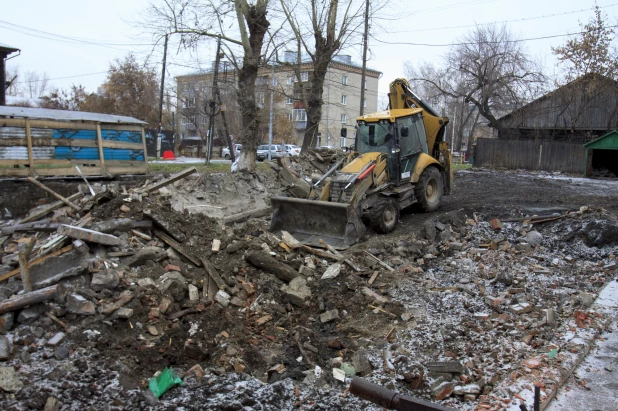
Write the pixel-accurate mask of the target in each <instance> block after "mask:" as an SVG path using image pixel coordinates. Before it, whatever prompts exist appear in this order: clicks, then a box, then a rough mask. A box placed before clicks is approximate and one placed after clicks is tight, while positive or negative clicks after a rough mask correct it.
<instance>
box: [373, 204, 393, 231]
mask: <svg viewBox="0 0 618 411" xmlns="http://www.w3.org/2000/svg"><path fill="white" fill-rule="evenodd" d="M398 221H399V205H398V204H397V202H396V201H395V200H394V199H392V198H390V197H384V198H380V199H379V200H378V201H377V202H376V204H375V205H374V206H373V212H372V213H371V217H370V224H371V228H373V230H374V231H375V232H376V233H380V234H387V233H390V232H392V231H393V230H394V229H395V227H396V226H397V222H398Z"/></svg>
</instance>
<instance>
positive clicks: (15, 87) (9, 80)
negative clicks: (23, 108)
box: [6, 67, 23, 96]
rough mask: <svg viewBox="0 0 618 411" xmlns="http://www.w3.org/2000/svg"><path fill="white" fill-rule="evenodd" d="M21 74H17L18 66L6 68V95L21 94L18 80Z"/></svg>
mask: <svg viewBox="0 0 618 411" xmlns="http://www.w3.org/2000/svg"><path fill="white" fill-rule="evenodd" d="M20 78H21V75H20V74H19V67H15V68H13V69H11V68H8V67H7V69H6V85H7V89H6V95H7V96H23V93H22V90H21V87H20V84H19V80H20Z"/></svg>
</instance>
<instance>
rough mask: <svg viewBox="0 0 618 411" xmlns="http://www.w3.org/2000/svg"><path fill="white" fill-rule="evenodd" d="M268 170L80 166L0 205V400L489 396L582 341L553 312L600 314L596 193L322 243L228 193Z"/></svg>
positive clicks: (190, 403) (36, 404) (263, 186)
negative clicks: (154, 173) (83, 182)
mask: <svg viewBox="0 0 618 411" xmlns="http://www.w3.org/2000/svg"><path fill="white" fill-rule="evenodd" d="M310 156H313V154H310ZM320 156H322V154H320ZM317 158H318V157H315V158H314V159H312V160H310V161H309V164H310V165H311V161H314V162H315V159H317ZM322 160H323V161H324V162H323V163H322V162H319V163H316V164H319V165H322V166H323V167H325V168H328V167H329V166H330V164H331V162H333V161H336V159H333V158H329V159H327V158H326V156H322ZM306 161H307V160H306V159H303V158H301V159H300V161H299V162H293V163H292V164H296V166H294V165H293V167H300V168H299V169H298V170H297V172H298V176H296V178H301V177H300V176H302V175H303V173H306V172H309V171H310V170H309V168H308V167H307V169H304V168H303V167H305V165H306ZM318 161H319V160H318ZM314 167H315V168H317V167H316V166H314ZM269 173H270V174H271V176H269V177H265V176H264V175H258V176H242V175H237V176H236V177H230V176H216V175H210V176H206V175H196V174H194V173H193V172H190V170H187V171H186V172H181V173H178V174H177V175H174V176H168V177H167V178H164V177H160V178H159V179H155V180H153V181H147V182H145V183H144V184H142V185H141V186H139V187H134V188H131V189H126V188H123V187H118V186H117V185H115V184H113V183H112V184H107V185H106V186H102V185H98V186H97V185H95V186H94V187H93V190H94V191H95V193H94V195H93V194H92V193H91V192H90V189H89V188H88V187H86V186H84V187H82V190H81V192H83V193H84V194H81V195H79V196H77V197H74V198H72V199H70V200H68V201H69V202H71V203H73V204H74V205H76V206H77V207H78V209H79V211H78V210H76V209H75V208H74V207H71V206H69V205H65V203H63V202H59V203H60V204H55V205H51V206H50V205H47V206H42V207H43V208H45V210H49V209H50V207H52V206H53V207H54V208H55V209H54V210H52V211H51V212H47V213H43V211H45V210H43V211H40V210H33V211H32V212H31V215H33V216H35V217H36V218H30V219H29V218H28V217H26V218H23V219H21V221H17V220H13V219H9V218H6V217H5V219H4V221H2V224H1V225H0V228H1V229H2V237H0V242H1V243H2V247H3V254H2V256H3V258H2V267H0V279H1V281H2V282H1V283H0V333H1V334H2V335H0V389H1V390H2V392H1V393H0V404H1V405H2V409H23V408H26V407H30V408H34V409H47V410H53V409H59V408H60V407H64V405H69V404H70V405H71V406H72V407H74V408H76V407H77V406H79V405H81V406H88V407H93V408H102V407H107V408H108V409H136V408H144V407H149V406H150V407H154V408H155V409H171V408H175V407H183V408H186V409H213V410H214V409H221V410H224V409H225V410H228V409H243V407H245V408H247V409H264V410H270V409H275V408H278V409H292V408H299V409H323V410H332V409H361V408H362V409H380V408H379V407H377V406H375V407H373V406H371V405H369V406H368V403H366V402H363V401H361V400H359V399H358V398H356V397H354V396H350V395H348V394H347V393H346V388H347V387H348V385H349V381H350V378H352V377H355V376H361V377H363V378H367V379H368V380H370V381H372V382H375V383H377V384H380V385H383V386H385V387H387V388H389V389H392V390H395V391H398V392H402V393H406V394H409V395H413V396H416V397H420V398H423V399H427V400H431V401H441V402H442V403H443V404H444V405H449V406H452V407H454V408H456V409H479V410H485V409H501V408H508V407H509V406H517V404H519V403H520V402H521V401H523V400H522V399H520V398H519V397H518V395H520V394H519V393H520V390H521V389H522V387H521V386H522V385H526V384H528V381H529V380H531V381H533V383H541V384H543V387H544V388H543V394H544V395H545V396H547V395H548V393H549V392H550V391H551V390H552V389H553V388H554V387H555V386H556V385H557V384H558V381H557V380H556V379H555V378H553V377H552V378H550V377H548V375H554V374H552V373H549V372H545V371H544V372H543V373H541V370H547V369H548V368H549V367H552V366H556V367H559V366H561V365H562V366H565V364H567V362H568V363H569V364H570V363H571V360H570V359H569V360H567V355H569V354H573V353H574V352H577V351H578V350H579V351H581V350H583V348H582V347H580V346H578V345H577V344H576V341H573V339H572V338H570V337H569V335H570V334H569V333H571V332H572V331H570V328H573V327H575V328H581V329H582V330H586V331H589V330H593V329H596V328H599V327H602V323H603V321H602V318H600V317H598V316H596V315H595V314H594V312H592V311H590V306H591V304H592V303H593V301H594V299H595V296H596V294H597V293H598V292H599V290H600V289H601V288H602V287H603V286H604V285H605V284H606V283H607V282H608V281H611V280H613V279H615V278H616V273H617V271H616V254H617V251H618V235H617V233H618V224H617V223H616V221H615V219H614V218H613V217H612V216H611V215H608V214H607V213H604V212H603V210H599V209H588V208H587V207H582V208H581V209H580V210H578V211H576V212H570V213H565V214H559V215H551V216H541V217H535V216H532V217H530V216H526V217H523V218H521V219H517V218H515V219H511V220H517V221H507V220H503V221H499V220H498V219H495V218H494V216H492V215H478V214H473V213H472V214H471V215H467V214H466V213H464V212H463V211H460V210H455V211H449V212H442V213H436V214H431V215H427V217H426V219H425V222H424V224H422V225H420V226H419V229H418V230H415V231H413V232H410V231H406V230H398V231H396V232H395V233H393V234H392V235H388V236H374V235H371V233H370V234H369V236H368V238H367V239H366V241H364V242H361V243H359V244H356V245H354V246H353V247H351V248H350V249H349V250H346V251H345V252H341V253H340V252H338V251H335V250H321V249H316V248H312V247H308V246H304V245H302V244H300V243H298V242H297V241H296V240H295V239H294V238H293V237H292V236H290V235H289V234H288V233H285V232H283V233H282V234H281V236H280V237H276V236H275V235H273V234H272V233H270V232H268V226H267V219H268V217H266V218H262V217H260V215H259V213H258V214H256V213H255V210H250V212H247V211H246V210H247V206H246V204H245V206H244V207H243V208H242V209H241V208H240V206H239V205H238V203H241V202H243V201H244V202H247V203H248V202H253V204H255V205H256V207H255V208H256V209H260V208H261V207H262V206H266V205H267V201H265V200H264V199H266V198H267V196H268V195H271V194H273V193H274V192H278V191H279V190H283V191H285V190H288V189H289V182H288V181H287V180H286V178H284V177H283V176H281V173H279V174H278V178H273V177H272V175H274V173H272V172H270V171H269ZM304 175H305V176H306V175H307V174H304ZM226 187H227V188H226ZM231 187H233V189H232V188H231ZM222 191H225V192H227V193H229V194H228V197H225V196H222V195H220V193H221V192H222ZM256 200H259V201H263V203H261V202H256ZM232 203H234V207H239V208H234V209H232V210H231V212H230V210H227V211H228V212H227V213H224V214H216V213H219V211H217V212H216V213H212V212H211V211H206V210H207V209H209V208H212V207H200V208H201V209H203V210H200V212H194V211H195V210H193V209H190V208H189V207H188V206H187V204H190V205H203V206H216V207H224V208H229V207H231V205H230V204H232ZM181 205H182V206H181ZM195 208H198V207H195ZM217 210H219V209H217ZM203 211H205V213H204V212H203ZM51 213H53V215H52V214H51ZM41 214H42V215H41ZM206 214H208V215H206ZM262 215H263V214H262ZM256 217H257V218H256ZM32 239H34V240H32ZM565 327H566V328H565ZM595 327H596V328H595ZM167 367H170V368H172V369H173V370H174V372H176V373H178V375H179V377H180V378H181V379H182V385H177V386H175V387H173V388H170V390H169V391H168V392H167V393H165V394H163V395H162V396H161V398H159V399H157V397H156V396H155V395H154V394H153V392H152V391H151V390H149V388H148V386H149V379H151V378H153V377H155V376H157V375H159V373H160V372H161V371H163V370H164V369H166V368H167ZM522 381H526V383H525V384H523V383H521V382H522ZM520 383H521V384H520ZM518 384H519V385H518ZM529 405H530V404H529V403H528V406H529Z"/></svg>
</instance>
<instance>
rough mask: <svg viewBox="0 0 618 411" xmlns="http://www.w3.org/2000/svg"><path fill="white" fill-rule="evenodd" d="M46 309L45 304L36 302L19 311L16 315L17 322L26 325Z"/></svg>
mask: <svg viewBox="0 0 618 411" xmlns="http://www.w3.org/2000/svg"><path fill="white" fill-rule="evenodd" d="M45 310H47V306H46V305H45V304H36V305H32V306H30V307H26V308H24V309H23V310H21V311H20V312H19V315H18V316H17V322H18V323H20V324H24V325H28V324H32V323H33V322H34V321H36V319H37V318H39V317H40V316H41V314H43V313H44V312H45Z"/></svg>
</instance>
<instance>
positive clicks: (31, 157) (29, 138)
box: [26, 119, 34, 174]
mask: <svg viewBox="0 0 618 411" xmlns="http://www.w3.org/2000/svg"><path fill="white" fill-rule="evenodd" d="M26 140H27V142H28V162H29V164H30V171H31V172H32V173H33V174H34V161H33V160H34V154H33V153H32V133H31V132H30V120H28V119H26Z"/></svg>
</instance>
